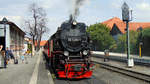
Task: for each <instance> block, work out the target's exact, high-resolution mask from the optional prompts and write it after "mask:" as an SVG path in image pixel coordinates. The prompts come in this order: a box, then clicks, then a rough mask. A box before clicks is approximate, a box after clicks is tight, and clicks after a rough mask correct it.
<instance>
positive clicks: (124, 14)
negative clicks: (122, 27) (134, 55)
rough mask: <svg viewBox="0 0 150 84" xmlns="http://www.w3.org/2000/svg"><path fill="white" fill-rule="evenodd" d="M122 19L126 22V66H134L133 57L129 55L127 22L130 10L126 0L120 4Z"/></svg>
mask: <svg viewBox="0 0 150 84" xmlns="http://www.w3.org/2000/svg"><path fill="white" fill-rule="evenodd" d="M122 19H123V21H124V22H126V32H127V34H126V35H127V36H126V42H127V59H128V67H132V66H134V62H133V59H131V57H130V40H129V22H130V21H131V20H130V11H129V6H128V5H127V3H126V2H124V4H123V5H122Z"/></svg>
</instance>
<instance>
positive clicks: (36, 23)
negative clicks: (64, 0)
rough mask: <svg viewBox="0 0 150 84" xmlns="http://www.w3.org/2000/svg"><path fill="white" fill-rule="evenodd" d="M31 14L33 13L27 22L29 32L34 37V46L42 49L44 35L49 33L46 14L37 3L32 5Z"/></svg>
mask: <svg viewBox="0 0 150 84" xmlns="http://www.w3.org/2000/svg"><path fill="white" fill-rule="evenodd" d="M29 12H30V13H31V18H30V20H29V19H28V20H27V21H26V25H27V30H28V32H29V34H30V36H31V37H32V41H33V42H32V43H33V45H34V46H35V43H36V44H37V46H36V47H37V48H40V42H41V38H42V35H43V34H44V33H45V32H46V31H48V27H47V18H46V12H45V10H44V9H43V8H42V7H39V6H38V5H37V4H36V3H32V4H30V6H29Z"/></svg>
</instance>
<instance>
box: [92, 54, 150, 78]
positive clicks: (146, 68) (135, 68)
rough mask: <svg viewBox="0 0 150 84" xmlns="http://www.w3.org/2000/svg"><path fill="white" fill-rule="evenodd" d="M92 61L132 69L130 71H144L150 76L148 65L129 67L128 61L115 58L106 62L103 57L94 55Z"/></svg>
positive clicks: (143, 72)
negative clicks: (115, 59) (119, 60)
mask: <svg viewBox="0 0 150 84" xmlns="http://www.w3.org/2000/svg"><path fill="white" fill-rule="evenodd" d="M92 61H95V62H99V63H103V64H108V65H111V66H116V67H119V68H122V69H126V70H130V71H134V72H137V73H142V74H146V75H149V76H150V67H147V66H141V65H134V66H133V67H132V68H129V67H128V66H127V63H124V62H118V61H113V60H109V61H107V62H104V59H103V58H95V57H92Z"/></svg>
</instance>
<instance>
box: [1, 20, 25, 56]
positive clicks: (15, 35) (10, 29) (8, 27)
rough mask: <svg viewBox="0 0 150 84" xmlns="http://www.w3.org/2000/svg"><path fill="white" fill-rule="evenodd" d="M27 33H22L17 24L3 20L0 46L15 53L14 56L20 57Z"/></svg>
mask: <svg viewBox="0 0 150 84" xmlns="http://www.w3.org/2000/svg"><path fill="white" fill-rule="evenodd" d="M24 36H25V32H24V31H22V30H21V29H20V28H19V27H18V26H17V25H16V24H15V23H13V22H11V21H7V19H6V18H3V20H2V21H0V45H3V46H4V47H3V50H5V49H6V48H7V47H8V48H10V49H11V50H12V51H13V54H14V56H20V55H21V52H22V49H23V48H24Z"/></svg>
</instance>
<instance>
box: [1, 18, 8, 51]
mask: <svg viewBox="0 0 150 84" xmlns="http://www.w3.org/2000/svg"><path fill="white" fill-rule="evenodd" d="M7 22H8V20H7V19H6V18H5V17H4V18H3V20H2V23H3V24H4V37H5V45H4V49H5V50H6V24H7Z"/></svg>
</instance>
